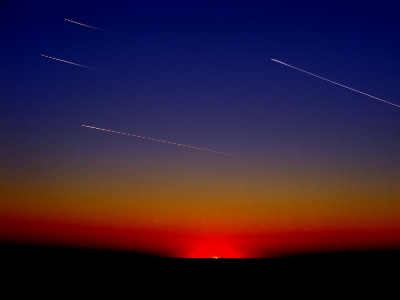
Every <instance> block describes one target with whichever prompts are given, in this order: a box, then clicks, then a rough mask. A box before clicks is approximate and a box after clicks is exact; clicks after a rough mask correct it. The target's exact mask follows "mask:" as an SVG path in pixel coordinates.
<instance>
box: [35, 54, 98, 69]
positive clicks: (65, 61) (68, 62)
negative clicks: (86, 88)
mask: <svg viewBox="0 0 400 300" xmlns="http://www.w3.org/2000/svg"><path fill="white" fill-rule="evenodd" d="M39 55H40V56H43V57H47V58H50V59H54V60H58V61H61V62H64V63H67V64H71V65H75V66H78V67H82V68H87V69H91V70H96V71H100V70H98V69H95V68H91V67H87V66H84V65H80V64H76V63H73V62H70V61H67V60H63V59H59V58H55V57H51V56H47V55H44V54H39Z"/></svg>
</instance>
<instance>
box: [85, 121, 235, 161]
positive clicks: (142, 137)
mask: <svg viewBox="0 0 400 300" xmlns="http://www.w3.org/2000/svg"><path fill="white" fill-rule="evenodd" d="M82 127H86V128H90V129H96V130H102V131H107V132H112V133H119V134H124V135H129V136H133V137H137V138H141V139H146V140H151V141H156V142H161V143H167V144H171V145H176V146H182V147H188V148H192V149H196V150H203V151H207V152H213V153H218V154H224V155H229V156H236V157H238V156H237V155H234V154H229V153H225V152H219V151H214V150H209V149H204V148H199V147H194V146H189V145H185V144H178V143H173V142H168V141H164V140H158V139H153V138H149V137H145V136H140V135H136V134H131V133H125V132H120V131H114V130H110V129H104V128H99V127H93V126H88V125H82Z"/></svg>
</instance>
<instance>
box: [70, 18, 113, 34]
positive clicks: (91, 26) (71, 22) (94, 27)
mask: <svg viewBox="0 0 400 300" xmlns="http://www.w3.org/2000/svg"><path fill="white" fill-rule="evenodd" d="M64 20H65V21H68V22H71V23H74V24H77V25H81V26H85V27H88V28H92V29H96V30H100V31H103V32H107V31H105V30H103V29H100V28H97V27H93V26H89V25H86V24H83V23H79V22H76V21H72V20H68V19H66V18H64Z"/></svg>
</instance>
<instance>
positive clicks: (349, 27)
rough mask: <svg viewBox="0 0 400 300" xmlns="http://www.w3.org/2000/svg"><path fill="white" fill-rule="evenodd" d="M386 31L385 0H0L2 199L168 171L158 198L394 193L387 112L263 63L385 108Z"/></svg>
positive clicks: (397, 24)
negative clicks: (223, 193) (183, 191)
mask: <svg viewBox="0 0 400 300" xmlns="http://www.w3.org/2000/svg"><path fill="white" fill-rule="evenodd" d="M64 18H67V19H70V20H74V21H77V22H81V23H84V24H88V25H90V26H94V27H97V28H100V29H102V30H105V31H106V32H103V31H98V30H94V29H90V28H87V27H83V26H79V25H76V24H72V23H70V22H67V21H65V20H64ZM399 32H400V2H399V1H17V0H15V1H2V2H1V4H0V44H1V45H2V46H1V48H0V57H1V66H0V68H1V69H0V72H1V73H0V74H1V81H0V91H1V98H2V100H1V104H0V109H1V110H0V114H1V115H0V117H1V123H0V124H1V128H0V129H1V131H0V139H1V146H0V156H1V169H2V171H1V173H2V175H1V178H2V180H3V182H5V183H4V186H5V187H4V190H5V194H4V195H5V196H4V197H5V198H7V197H9V198H10V199H11V198H12V197H14V196H15V197H17V198H18V199H20V198H21V199H22V198H23V200H21V201H22V202H21V203H25V202H26V203H28V202H29V201H31V200H29V199H28V198H29V196H26V195H33V194H35V193H36V192H37V190H38V189H40V188H38V186H40V187H43V189H45V187H46V186H53V187H54V190H55V191H53V192H52V193H50V194H51V195H53V196H54V195H58V196H57V197H59V198H63V197H66V198H68V197H67V196H65V195H66V194H65V193H66V192H65V191H71V192H70V193H71V194H68V195H70V197H72V198H73V197H78V198H79V197H83V196H82V195H81V194H79V192H76V190H77V185H78V182H86V181H87V180H89V181H90V180H92V181H93V180H94V181H96V178H97V179H98V181H97V183H96V184H97V185H107V186H108V185H110V186H112V185H113V184H116V183H115V182H118V184H117V186H118V188H117V187H115V186H114V188H115V189H116V190H120V189H124V188H123V187H121V186H120V185H121V182H120V178H122V177H124V178H125V179H124V180H126V181H127V182H129V180H132V182H137V181H138V180H139V181H140V180H144V181H145V182H146V186H147V188H148V189H149V190H152V189H153V188H154V189H157V188H160V186H163V185H162V184H160V186H158V187H157V184H156V183H154V182H158V181H157V180H161V179H157V180H156V179H154V178H156V177H157V176H161V175H160V174H169V175H167V176H170V178H169V180H171V181H172V183H171V186H172V187H171V190H173V191H174V192H171V191H170V192H166V195H167V196H166V197H168V198H170V197H175V196H176V195H179V192H178V190H179V188H180V186H181V185H182V181H184V182H186V181H185V180H189V179H188V178H190V180H192V181H190V180H189V181H190V184H189V183H187V182H186V183H183V185H186V184H189V185H190V188H188V189H189V190H190V191H191V192H192V193H194V195H197V196H198V195H199V194H198V193H200V192H197V189H196V187H195V186H196V182H202V180H203V179H204V178H218V180H216V182H219V180H221V181H222V183H220V184H221V186H224V185H225V187H224V188H222V190H224V189H227V190H230V191H231V193H233V194H235V193H236V194H237V193H239V194H240V193H242V194H243V195H248V197H249V198H252V197H261V196H259V195H264V193H265V192H266V191H265V190H264V187H265V186H270V185H271V186H275V187H273V188H272V190H273V192H272V195H274V196H271V197H272V198H271V199H275V198H274V197H277V198H276V199H280V198H281V197H283V198H285V197H286V196H279V191H280V188H278V187H277V186H285V185H286V184H287V185H288V186H289V187H288V191H284V192H283V194H285V195H286V194H287V195H291V196H290V197H291V198H296V199H300V200H301V199H303V198H307V199H309V197H311V198H312V199H314V198H313V197H314V196H315V195H318V196H315V197H316V198H318V197H322V196H321V195H327V196H326V201H334V199H336V198H335V197H337V195H339V198H340V199H347V197H350V198H351V197H353V196H354V195H357V194H358V193H359V192H360V191H362V192H361V194H362V195H364V196H360V197H359V198H360V199H367V200H368V201H376V202H379V201H381V198H379V197H378V198H379V199H378V198H376V197H375V196H372V195H379V194H380V193H383V194H384V195H389V196H388V197H389V198H390V199H394V198H397V199H398V196H399V195H400V194H399V193H400V190H399V187H398V184H397V183H398V179H399V178H400V156H399V153H400V122H399V120H400V109H399V108H397V107H395V106H391V105H387V104H384V103H382V102H380V101H377V100H374V99H371V98H369V97H366V96H363V95H360V94H357V93H355V92H352V91H349V90H347V89H344V88H342V87H339V86H337V85H334V84H331V83H328V82H326V81H323V80H320V79H317V78H315V77H312V76H309V75H307V74H304V73H302V72H299V71H296V70H294V69H291V68H288V67H285V66H283V65H281V64H278V63H275V62H273V61H271V58H275V59H278V60H280V61H283V62H285V63H288V64H290V65H293V66H295V67H298V68H301V69H303V70H306V71H308V72H311V73H313V74H316V75H319V76H322V77H324V78H327V79H329V80H332V81H336V82H338V83H341V84H343V85H346V86H348V87H351V88H354V89H357V90H360V91H362V92H365V93H368V94H370V95H373V96H376V97H379V98H381V99H384V100H386V101H389V102H393V103H395V104H397V105H400V100H399V99H400V58H399V57H400V56H399V53H400V39H399ZM39 54H44V55H47V56H51V57H56V58H59V59H63V60H67V61H70V62H74V63H77V64H81V65H85V66H89V67H92V68H96V69H99V70H100V71H96V70H91V69H86V68H81V67H78V66H73V65H70V64H66V63H62V62H58V61H55V60H51V59H48V58H45V57H43V56H40V55H39ZM82 124H87V125H92V126H97V127H101V128H107V129H111V130H116V131H122V132H127V133H132V134H136V135H141V136H147V137H151V138H156V139H162V140H167V141H172V142H177V143H183V144H188V145H193V146H197V147H200V148H207V149H211V150H216V151H222V152H228V153H233V154H236V155H239V156H240V159H232V158H227V157H224V156H220V155H216V154H210V153H206V152H205V153H201V152H200V151H195V150H191V149H188V148H183V147H177V146H172V145H166V144H161V143H156V142H151V141H146V140H141V139H135V138H129V137H127V136H122V135H116V134H111V133H105V132H100V131H95V130H90V129H87V128H83V127H81V125H82ZM199 174H200V175H199ZM227 174H229V175H227ZM153 176H154V178H153ZM198 176H200V177H198ZM224 176H228V177H227V178H229V179H226V180H227V181H226V182H225V181H224V179H221V178H222V177H224ZM161 177H162V176H161ZM66 178H69V179H66ZM71 178H74V179H71ZM127 178H131V179H127ZM157 178H158V177H157ZM172 178H175V180H173V179H172ZM243 178H246V179H243ZM271 179H273V180H272V182H273V183H271V181H270V180H271ZM68 180H69V181H68ZM204 180H205V179H204ZM242 180H244V181H243V182H242ZM319 180H322V181H321V182H320V183H319ZM92 181H90V182H92ZM161 181H162V180H161ZM211 181H213V180H211ZM353 183H354V184H353ZM383 183H384V185H383V186H382V184H383ZM91 184H92V185H93V184H94V183H93V182H92V183H91ZM126 184H127V185H129V184H128V183H126ZM152 184H155V185H154V186H152ZM92 185H90V184H88V185H87V188H88V190H90V189H94V187H93V186H92ZM97 185H96V186H97ZM215 185H216V186H218V184H217V183H215ZM21 187H24V188H26V191H25V192H16V191H19V190H20V189H22V188H21ZM229 187H230V188H229ZM367 187H368V189H366V188H367ZM314 188H315V190H314ZM110 189H112V188H111V187H110ZM132 189H133V188H132ZM198 189H199V190H202V191H203V193H206V194H207V191H211V190H212V191H213V192H210V193H211V194H212V195H214V194H213V193H214V192H215V191H216V190H218V188H216V187H215V186H214V183H211V182H209V183H204V184H203V185H201V187H199V188H198ZM237 189H239V190H240V192H239V191H238V190H237ZM72 190H73V191H75V192H72ZM138 190H140V194H141V195H145V194H146V192H145V190H143V189H141V187H138ZM134 191H135V189H133V190H130V192H132V193H133V192H134ZM195 191H196V192H195ZM43 193H45V194H46V192H43ZM87 193H88V194H90V192H87ZM50 194H49V195H50ZM10 195H14V196H10ZM16 195H17V196H16ZM21 195H25V196H21ZM40 195H42V194H40V193H39V194H36V196H35V197H36V198H40V197H41V196H40ZM46 195H47V194H46ZM49 195H47V196H46V197H48V198H49V199H50V198H51V197H52V196H51V195H50V196H49ZM60 195H63V196H60ZM173 195H174V196H173ZM296 195H297V196H296ZM310 195H314V196H310ZM197 196H193V198H194V199H196V197H197ZM214 196H215V195H214ZM24 197H25V198H24ZM32 197H33V196H32ZM118 197H119V198H118ZM118 197H117V198H118V199H120V198H121V199H122V198H124V197H123V196H121V195H120V196H118ZM143 197H145V196H143ZM177 197H178V198H179V196H177ZM182 197H183V198H182V199H184V198H185V197H186V196H182ZM199 197H200V196H199ZM210 197H211V196H210ZM287 197H289V196H287ZM354 197H355V198H357V196H354ZM89 198H90V197H89ZM261 198H262V197H261ZM383 198H385V197H383ZM46 199H47V198H46ZM124 199H125V198H124ZM257 199H258V198H257ZM285 199H286V198H285ZM357 199H358V198H357ZM367 200H365V201H367ZM10 201H11V200H10ZM24 201H25V202H24ZM46 201H48V200H46ZM46 201H45V200H43V203H47V202H46ZM88 201H95V200H88ZM118 201H122V200H118ZM118 201H117V202H118ZM182 201H183V200H182ZM216 201H218V200H216ZM235 201H236V200H235ZM237 201H239V200H237ZM260 201H263V200H260ZM265 201H267V200H265ZM268 201H270V200H268ZM274 201H275V200H274ZM307 201H308V200H307ZM349 201H350V200H349ZM357 201H358V200H357ZM224 203H225V202H224ZM116 205H117V204H116ZM176 205H178V204H176ZM76 209H78V210H79V209H80V208H79V207H78V208H76ZM397 209H400V208H399V207H398V206H396V208H395V210H397Z"/></svg>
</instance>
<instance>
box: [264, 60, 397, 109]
mask: <svg viewBox="0 0 400 300" xmlns="http://www.w3.org/2000/svg"><path fill="white" fill-rule="evenodd" d="M271 60H272V61H275V62H277V63H280V64H282V65H285V66H288V67H290V68H293V69H295V70H298V71H300V72H303V73H306V74H308V75H311V76H314V77H317V78H319V79H322V80H325V81H328V82H330V83H333V84H336V85H338V86H341V87H344V88H346V89H348V90H351V91H353V92H357V93H359V94H362V95H364V96H368V97H370V98H373V99H375V100H379V101H382V102H384V103H386V104H390V105H393V106H396V107H399V108H400V105H398V104H394V103H391V102H389V101H386V100H383V99H380V98H378V97H375V96H372V95H369V94H366V93H363V92H361V91H358V90H355V89H352V88H350V87H348V86H345V85H343V84H340V83H337V82H334V81H332V80H329V79H326V78H324V77H321V76H318V75H315V74H312V73H310V72H307V71H304V70H302V69H299V68H296V67H293V66H291V65H289V64H287V63H284V62H281V61H279V60H277V59H274V58H271Z"/></svg>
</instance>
